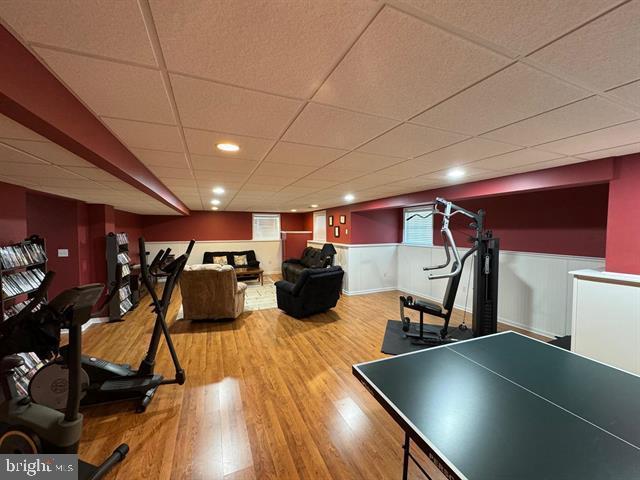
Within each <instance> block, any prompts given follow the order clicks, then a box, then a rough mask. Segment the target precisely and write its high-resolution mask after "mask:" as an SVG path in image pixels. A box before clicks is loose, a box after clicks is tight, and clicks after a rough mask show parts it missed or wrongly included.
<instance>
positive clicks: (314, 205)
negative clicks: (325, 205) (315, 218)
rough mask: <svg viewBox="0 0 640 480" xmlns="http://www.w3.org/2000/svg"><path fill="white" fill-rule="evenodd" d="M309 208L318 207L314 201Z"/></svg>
mask: <svg viewBox="0 0 640 480" xmlns="http://www.w3.org/2000/svg"><path fill="white" fill-rule="evenodd" d="M309 206H310V207H311V208H318V205H317V204H315V203H312V204H311V205H309Z"/></svg>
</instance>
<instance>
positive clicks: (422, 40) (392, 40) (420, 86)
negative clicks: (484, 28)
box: [314, 7, 508, 120]
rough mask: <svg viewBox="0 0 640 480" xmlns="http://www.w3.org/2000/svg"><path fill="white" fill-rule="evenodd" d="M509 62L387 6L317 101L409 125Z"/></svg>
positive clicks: (328, 81) (317, 95)
mask: <svg viewBox="0 0 640 480" xmlns="http://www.w3.org/2000/svg"><path fill="white" fill-rule="evenodd" d="M427 46H428V48H427ZM507 63H508V60H507V59H506V58H504V57H501V56H499V55H497V54H495V53H493V52H491V51H490V50H487V49H484V48H482V47H479V46H477V45H475V44H473V43H470V42H467V41H466V40H463V39H461V38H460V37H455V36H453V35H451V34H449V33H447V32H445V31H444V30H441V29H439V28H436V27H434V26H432V25H429V24H427V23H425V22H423V21H421V20H418V19H417V18H415V17H412V16H409V15H406V14H404V13H402V12H400V11H398V10H395V9H393V8H389V7H386V8H384V10H383V11H382V12H381V13H380V14H379V15H378V16H377V17H376V19H375V20H374V21H373V22H372V23H371V25H370V26H369V27H368V28H367V30H366V31H365V33H364V34H363V35H362V36H361V37H360V39H359V40H358V42H357V43H356V45H355V46H354V47H353V48H352V49H351V50H350V51H349V53H348V54H347V55H346V57H345V58H344V59H343V60H342V62H341V63H340V65H338V67H337V68H336V69H335V70H334V71H333V73H332V74H331V76H330V77H329V78H328V79H327V81H326V82H325V83H324V84H323V85H322V87H321V88H320V90H318V93H317V94H316V95H315V96H314V99H315V100H317V101H319V102H322V103H327V104H330V105H337V106H342V107H347V108H351V109H354V110H358V111H361V112H368V113H375V114H380V115H385V116H388V117H392V118H397V119H400V120H405V119H407V118H409V117H411V116H413V115H416V114H417V113H420V112H421V111H422V110H424V109H426V108H427V107H430V106H432V105H434V104H436V103H438V102H440V101H442V100H444V99H445V98H447V97H449V96H450V95H453V94H454V93H456V92H457V91H459V90H461V89H463V88H465V87H467V86H469V85H471V84H473V83H474V82H476V81H478V80H480V79H482V78H483V77H485V76H487V75H489V74H490V73H492V72H495V71H497V70H498V69H500V68H501V67H503V66H505V65H506V64H507Z"/></svg>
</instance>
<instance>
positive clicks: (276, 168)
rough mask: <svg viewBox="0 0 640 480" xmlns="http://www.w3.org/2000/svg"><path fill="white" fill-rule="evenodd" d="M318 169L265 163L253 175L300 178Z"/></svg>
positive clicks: (306, 166)
mask: <svg viewBox="0 0 640 480" xmlns="http://www.w3.org/2000/svg"><path fill="white" fill-rule="evenodd" d="M316 169H317V167H314V166H310V165H290V164H286V163H272V162H269V163H266V162H263V163H261V164H260V166H259V167H258V169H257V170H256V171H255V173H254V174H253V175H254V176H261V175H267V176H271V175H277V176H278V175H279V176H282V177H285V178H300V177H302V176H304V175H307V174H309V173H311V172H313V171H314V170H316Z"/></svg>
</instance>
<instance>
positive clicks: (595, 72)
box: [531, 1, 640, 90]
mask: <svg viewBox="0 0 640 480" xmlns="http://www.w3.org/2000/svg"><path fill="white" fill-rule="evenodd" d="M568 3H569V4H571V3H572V2H568ZM571 8H575V7H574V6H573V5H571ZM638 18H640V2H638V1H632V2H629V3H627V4H625V5H622V6H621V7H619V8H617V9H615V10H613V11H612V12H609V13H608V14H606V15H604V16H602V17H600V18H598V19H596V20H594V21H593V22H591V23H588V24H587V25H585V26H583V27H582V28H579V29H577V30H576V31H574V32H571V33H570V34H569V35H566V36H565V37H562V38H561V39H560V40H557V41H555V42H553V43H552V44H550V45H548V46H547V47H545V48H543V49H542V50H539V51H538V52H536V53H534V54H533V55H532V56H531V58H532V59H533V60H535V61H536V62H539V63H540V64H542V65H545V66H547V67H550V68H552V69H553V70H554V71H556V72H558V73H561V74H562V75H566V77H567V78H575V79H578V80H580V81H582V82H585V83H586V84H588V85H591V86H594V87H595V88H600V89H603V90H606V89H608V88H611V87H615V86H617V85H621V84H623V83H626V82H629V81H631V80H636V79H638V78H640V28H638Z"/></svg>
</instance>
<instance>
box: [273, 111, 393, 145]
mask: <svg viewBox="0 0 640 480" xmlns="http://www.w3.org/2000/svg"><path fill="white" fill-rule="evenodd" d="M396 124H397V122H396V121H394V120H389V119H386V118H380V117H374V116H372V115H365V114H362V113H355V112H350V111H346V110H340V109H337V108H332V107H327V106H324V105H318V104H314V103H310V104H308V105H307V106H306V107H305V109H304V110H303V111H302V113H301V114H300V115H299V116H298V118H297V119H296V120H295V122H293V124H292V125H291V127H289V129H288V130H287V133H286V134H285V135H284V137H283V140H288V141H291V142H297V143H305V144H309V145H319V146H325V147H332V148H341V149H352V148H355V147H357V146H358V145H360V144H362V143H364V142H366V141H367V140H370V139H371V138H373V137H375V136H377V135H380V134H381V133H382V132H384V131H385V130H388V129H390V128H391V127H393V126H394V125H396Z"/></svg>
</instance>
